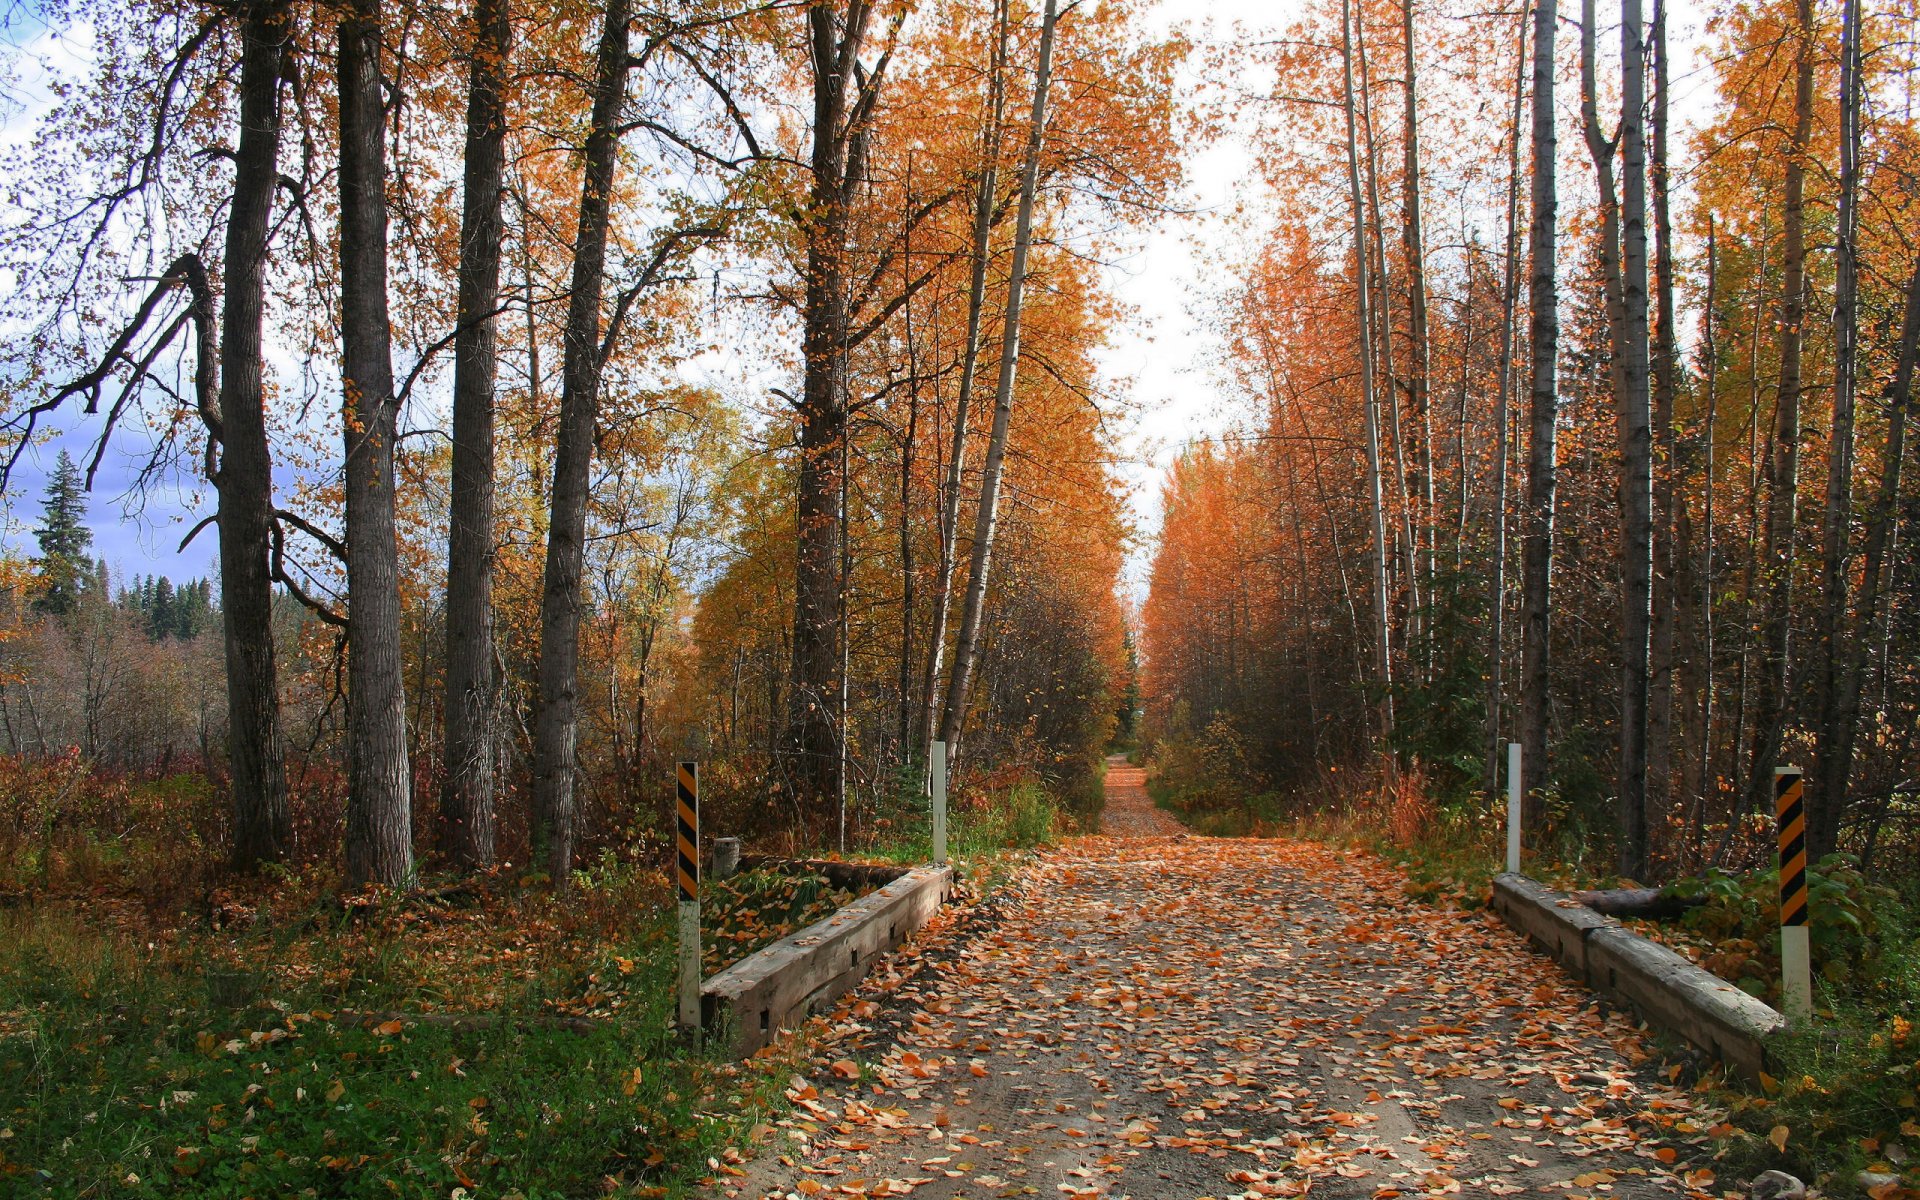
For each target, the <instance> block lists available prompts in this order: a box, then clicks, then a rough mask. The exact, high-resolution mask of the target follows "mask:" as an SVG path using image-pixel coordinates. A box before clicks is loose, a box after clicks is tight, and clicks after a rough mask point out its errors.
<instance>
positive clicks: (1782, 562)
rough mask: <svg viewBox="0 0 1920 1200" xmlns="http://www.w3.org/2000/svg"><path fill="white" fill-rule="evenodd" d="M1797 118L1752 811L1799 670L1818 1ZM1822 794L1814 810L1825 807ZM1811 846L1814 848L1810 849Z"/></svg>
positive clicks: (1798, 33) (1769, 800) (1809, 16)
mask: <svg viewBox="0 0 1920 1200" xmlns="http://www.w3.org/2000/svg"><path fill="white" fill-rule="evenodd" d="M1791 37H1792V39H1793V124H1792V127H1791V131H1790V132H1789V134H1788V141H1787V147H1786V168H1785V181H1784V182H1785V186H1784V189H1783V190H1784V205H1783V209H1782V213H1781V219H1780V252H1781V260H1780V287H1781V290H1780V324H1779V330H1780V332H1779V345H1780V369H1779V390H1778V403H1777V405H1776V412H1775V414H1774V423H1773V437H1772V444H1771V446H1770V447H1769V448H1768V453H1767V455H1766V458H1765V462H1766V482H1767V513H1766V517H1767V520H1766V531H1765V540H1764V542H1763V544H1762V550H1761V563H1760V569H1759V578H1758V580H1757V582H1756V587H1758V588H1759V589H1760V591H1761V594H1762V603H1761V615H1760V622H1759V628H1760V631H1761V645H1760V653H1759V660H1760V661H1759V670H1758V672H1757V675H1758V679H1756V680H1755V688H1754V710H1753V733H1752V751H1751V753H1750V754H1749V756H1748V757H1749V761H1750V762H1751V764H1752V766H1751V768H1750V772H1749V774H1748V776H1747V802H1748V807H1749V810H1750V811H1754V812H1767V811H1770V810H1771V808H1772V805H1773V796H1772V789H1773V769H1774V767H1775V766H1776V765H1777V764H1778V762H1779V754H1780V738H1781V735H1782V733H1783V732H1784V730H1785V725H1786V716H1787V682H1788V678H1789V676H1790V674H1791V672H1792V668H1793V642H1792V633H1793V569H1794V559H1795V545H1796V541H1797V533H1798V526H1797V521H1796V517H1797V511H1798V508H1797V506H1798V498H1799V487H1800V399H1801V391H1802V389H1803V386H1804V382H1803V380H1802V378H1801V356H1802V351H1803V349H1804V347H1805V343H1806V319H1807V243H1806V227H1807V226H1806V221H1807V218H1806V191H1807V153H1808V148H1809V146H1810V145H1811V143H1812V140H1813V68H1814V52H1815V44H1814V43H1815V30H1814V24H1813V0H1795V3H1794V20H1793V27H1792V31H1791ZM1818 805H1819V802H1818V801H1817V800H1816V801H1815V802H1814V804H1813V806H1812V807H1813V808H1815V809H1817V808H1818ZM1809 848H1810V849H1811V847H1809Z"/></svg>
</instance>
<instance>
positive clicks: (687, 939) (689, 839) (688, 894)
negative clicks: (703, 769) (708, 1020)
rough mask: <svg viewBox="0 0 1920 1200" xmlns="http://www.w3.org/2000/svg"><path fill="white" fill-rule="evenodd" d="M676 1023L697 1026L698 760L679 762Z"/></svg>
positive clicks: (698, 925)
mask: <svg viewBox="0 0 1920 1200" xmlns="http://www.w3.org/2000/svg"><path fill="white" fill-rule="evenodd" d="M677 775H678V778H677V780H676V781H675V782H676V784H677V787H676V789H675V791H676V795H677V798H678V801H679V803H678V805H677V806H676V807H677V811H678V814H679V820H678V821H677V822H676V825H677V826H678V828H679V837H678V838H677V839H676V842H677V846H678V849H679V855H678V862H677V863H676V864H675V866H676V870H675V877H676V879H677V881H678V883H679V892H680V1026H681V1028H683V1029H698V1028H699V1027H700V764H699V763H691V762H683V763H681V764H679V768H678V771H677Z"/></svg>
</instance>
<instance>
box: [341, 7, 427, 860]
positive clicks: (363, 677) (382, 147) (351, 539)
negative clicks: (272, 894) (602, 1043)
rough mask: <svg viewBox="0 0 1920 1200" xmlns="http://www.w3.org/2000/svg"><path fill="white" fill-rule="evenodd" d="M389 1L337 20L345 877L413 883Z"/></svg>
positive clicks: (354, 9)
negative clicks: (398, 476) (390, 315)
mask: <svg viewBox="0 0 1920 1200" xmlns="http://www.w3.org/2000/svg"><path fill="white" fill-rule="evenodd" d="M380 22H381V5H380V0H353V2H352V4H351V5H350V6H349V7H348V9H347V10H346V12H345V14H344V15H343V16H342V17H341V20H340V62H339V80H338V82H339V88H340V359H341V381H340V382H341V400H342V405H343V412H342V414H341V424H342V427H343V434H344V439H345V453H346V471H345V486H346V505H345V507H346V535H347V536H346V547H347V599H348V605H349V608H348V615H347V837H346V858H347V878H348V880H349V881H350V882H353V883H367V882H373V883H382V884H386V885H388V886H395V887H397V886H401V885H404V884H406V883H407V882H408V880H409V879H410V877H411V876H412V874H413V778H412V774H411V772H410V771H409V769H408V764H407V703H406V688H405V681H404V677H403V670H404V666H403V663H402V661H401V654H400V564H399V552H398V546H397V544H396V541H395V537H394V494H393V446H394V438H395V434H396V424H397V416H398V412H397V408H398V405H397V403H396V401H395V399H394V394H393V353H392V331H391V328H390V326H389V324H388V320H387V201H386V174H387V171H386V166H387V148H386V147H387V142H386V122H385V108H384V106H383V104H382V100H381V79H380V53H381V40H382V39H381V30H380Z"/></svg>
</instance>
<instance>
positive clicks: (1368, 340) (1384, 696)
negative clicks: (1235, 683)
mask: <svg viewBox="0 0 1920 1200" xmlns="http://www.w3.org/2000/svg"><path fill="white" fill-rule="evenodd" d="M1354 19H1355V18H1354V14H1353V4H1352V0H1341V5H1340V46H1341V58H1340V67H1341V102H1342V106H1343V107H1344V108H1345V110H1346V118H1347V203H1348V206H1349V208H1350V209H1351V211H1352V222H1353V269H1354V288H1353V291H1354V323H1355V330H1356V336H1357V337H1358V338H1359V339H1360V346H1359V349H1360V402H1361V404H1362V406H1363V407H1364V408H1365V411H1366V424H1367V496H1368V500H1369V502H1370V508H1371V510H1372V517H1373V650H1374V679H1375V683H1376V684H1377V686H1378V687H1379V689H1380V697H1379V711H1378V717H1379V722H1380V729H1379V738H1380V744H1379V753H1380V757H1381V760H1382V761H1383V762H1385V763H1387V764H1388V768H1387V769H1388V771H1389V773H1391V772H1392V763H1393V691H1392V684H1393V659H1392V652H1393V641H1392V633H1391V631H1390V628H1389V626H1388V608H1387V555H1388V553H1389V551H1388V549H1387V525H1386V511H1385V510H1386V498H1385V495H1384V489H1383V488H1382V487H1381V481H1380V415H1379V399H1378V396H1377V395H1376V393H1375V389H1374V379H1373V345H1372V341H1373V322H1372V314H1371V313H1370V312H1369V311H1368V309H1369V304H1368V295H1367V289H1368V286H1369V285H1368V281H1367V222H1366V208H1365V206H1364V203H1363V200H1362V196H1361V186H1360V143H1359V133H1358V129H1357V127H1356V126H1357V121H1356V117H1355V104H1354V95H1353V48H1354V47H1353V23H1354Z"/></svg>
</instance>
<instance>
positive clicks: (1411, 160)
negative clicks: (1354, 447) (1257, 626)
mask: <svg viewBox="0 0 1920 1200" xmlns="http://www.w3.org/2000/svg"><path fill="white" fill-rule="evenodd" d="M1400 36H1401V40H1402V42H1403V44H1404V48H1405V52H1406V79H1405V80H1404V81H1403V83H1402V88H1401V91H1402V93H1403V95H1404V96H1405V99H1406V105H1405V110H1404V114H1403V116H1402V134H1401V148H1402V167H1401V171H1402V175H1401V180H1400V187H1401V195H1402V203H1403V205H1404V206H1405V208H1406V224H1405V226H1404V228H1403V230H1402V235H1403V238H1404V241H1405V248H1406V256H1407V333H1408V336H1409V338H1410V340H1411V341H1412V343H1413V345H1412V347H1411V350H1410V354H1411V358H1412V362H1411V363H1410V364H1409V366H1408V370H1407V391H1408V394H1409V395H1410V396H1411V397H1412V399H1413V413H1414V420H1415V421H1416V422H1417V423H1418V424H1419V427H1420V452H1419V455H1418V456H1417V458H1416V460H1415V461H1416V463H1417V464H1418V470H1419V472H1420V482H1419V486H1418V488H1417V491H1418V493H1419V496H1420V505H1421V524H1422V526H1423V528H1422V530H1421V533H1422V536H1423V541H1424V543H1425V546H1426V555H1425V558H1424V559H1423V560H1422V562H1421V567H1422V574H1421V579H1420V592H1421V594H1422V595H1424V596H1426V597H1427V602H1428V603H1429V604H1432V603H1433V586H1434V584H1433V581H1434V574H1435V568H1436V564H1435V556H1436V554H1437V553H1438V549H1439V536H1438V530H1437V528H1436V522H1435V518H1434V507H1433V473H1434V453H1433V411H1432V398H1433V379H1432V369H1433V350H1432V342H1431V339H1430V338H1429V336H1428V330H1427V324H1428V322H1427V240H1426V231H1425V226H1424V222H1423V221H1422V219H1421V212H1420V104H1419V87H1418V79H1419V70H1418V65H1419V63H1418V58H1417V56H1416V54H1415V51H1414V42H1413V0H1401V4H1400ZM1469 340H1470V339H1469ZM1465 357H1470V353H1469V354H1468V355H1467V356H1465ZM1463 390H1464V389H1463ZM1460 474H1461V479H1462V480H1463V481H1464V480H1465V478H1466V470H1465V464H1464V463H1463V464H1462V468H1461V473H1460ZM1432 642H1433V639H1432V638H1429V639H1428V652H1427V653H1428V660H1427V661H1426V662H1425V663H1423V664H1422V671H1423V673H1424V674H1431V671H1432V659H1431V655H1432Z"/></svg>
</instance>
